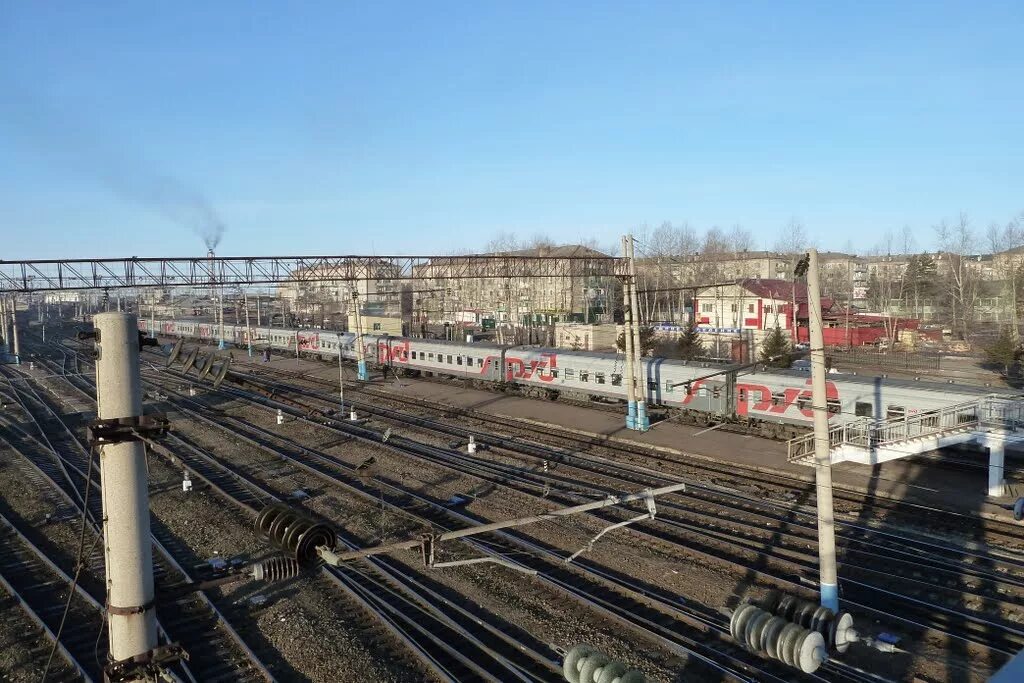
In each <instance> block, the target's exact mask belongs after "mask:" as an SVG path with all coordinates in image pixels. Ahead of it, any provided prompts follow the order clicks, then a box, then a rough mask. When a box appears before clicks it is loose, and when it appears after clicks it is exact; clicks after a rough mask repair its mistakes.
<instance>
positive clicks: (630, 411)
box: [626, 401, 636, 429]
mask: <svg viewBox="0 0 1024 683" xmlns="http://www.w3.org/2000/svg"><path fill="white" fill-rule="evenodd" d="M626 429H636V401H629V403H628V404H627V407H626Z"/></svg>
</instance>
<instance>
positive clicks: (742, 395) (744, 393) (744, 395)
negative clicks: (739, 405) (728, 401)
mask: <svg viewBox="0 0 1024 683" xmlns="http://www.w3.org/2000/svg"><path fill="white" fill-rule="evenodd" d="M738 400H739V401H741V402H742V401H746V400H747V390H746V389H740V391H739V394H738Z"/></svg>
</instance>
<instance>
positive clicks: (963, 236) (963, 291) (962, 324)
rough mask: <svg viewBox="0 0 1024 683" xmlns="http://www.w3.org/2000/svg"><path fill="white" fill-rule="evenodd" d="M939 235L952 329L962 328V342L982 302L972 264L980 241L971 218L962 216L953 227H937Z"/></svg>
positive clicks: (942, 222) (946, 224) (937, 234)
mask: <svg viewBox="0 0 1024 683" xmlns="http://www.w3.org/2000/svg"><path fill="white" fill-rule="evenodd" d="M935 235H936V238H937V241H938V244H939V249H940V250H941V252H942V253H941V257H942V258H943V259H944V260H945V261H946V263H945V266H946V267H945V269H944V272H943V273H942V274H943V275H944V276H945V277H944V280H945V282H944V283H943V284H944V285H945V291H946V295H947V301H948V305H949V312H950V316H949V318H950V326H951V328H952V329H953V330H954V331H956V330H957V329H958V328H959V332H960V335H961V338H966V337H967V332H968V329H969V327H970V324H971V322H972V321H973V320H974V316H975V308H976V305H977V302H978V277H977V273H976V272H975V271H974V269H972V268H971V267H970V264H969V263H968V261H969V259H970V257H971V254H972V253H973V251H974V249H975V247H976V239H977V238H976V236H975V234H974V230H973V229H972V228H971V222H970V220H969V219H968V217H967V214H965V213H962V212H961V214H960V216H959V217H958V218H957V220H956V221H954V222H952V223H950V222H948V221H946V220H942V221H941V222H940V223H939V224H938V225H936V226H935Z"/></svg>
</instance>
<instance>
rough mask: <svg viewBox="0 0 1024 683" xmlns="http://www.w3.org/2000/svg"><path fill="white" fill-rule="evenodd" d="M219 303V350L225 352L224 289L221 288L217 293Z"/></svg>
mask: <svg viewBox="0 0 1024 683" xmlns="http://www.w3.org/2000/svg"><path fill="white" fill-rule="evenodd" d="M217 295H218V299H219V301H218V303H217V307H218V310H219V314H218V316H217V317H218V318H220V342H218V343H217V348H218V349H220V350H221V351H223V350H224V288H223V287H221V288H220V289H219V290H218V291H217Z"/></svg>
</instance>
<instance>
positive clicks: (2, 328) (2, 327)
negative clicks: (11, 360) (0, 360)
mask: <svg viewBox="0 0 1024 683" xmlns="http://www.w3.org/2000/svg"><path fill="white" fill-rule="evenodd" d="M8 332H9V330H8V328H7V297H5V296H0V351H7V346H8V343H9V338H8Z"/></svg>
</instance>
